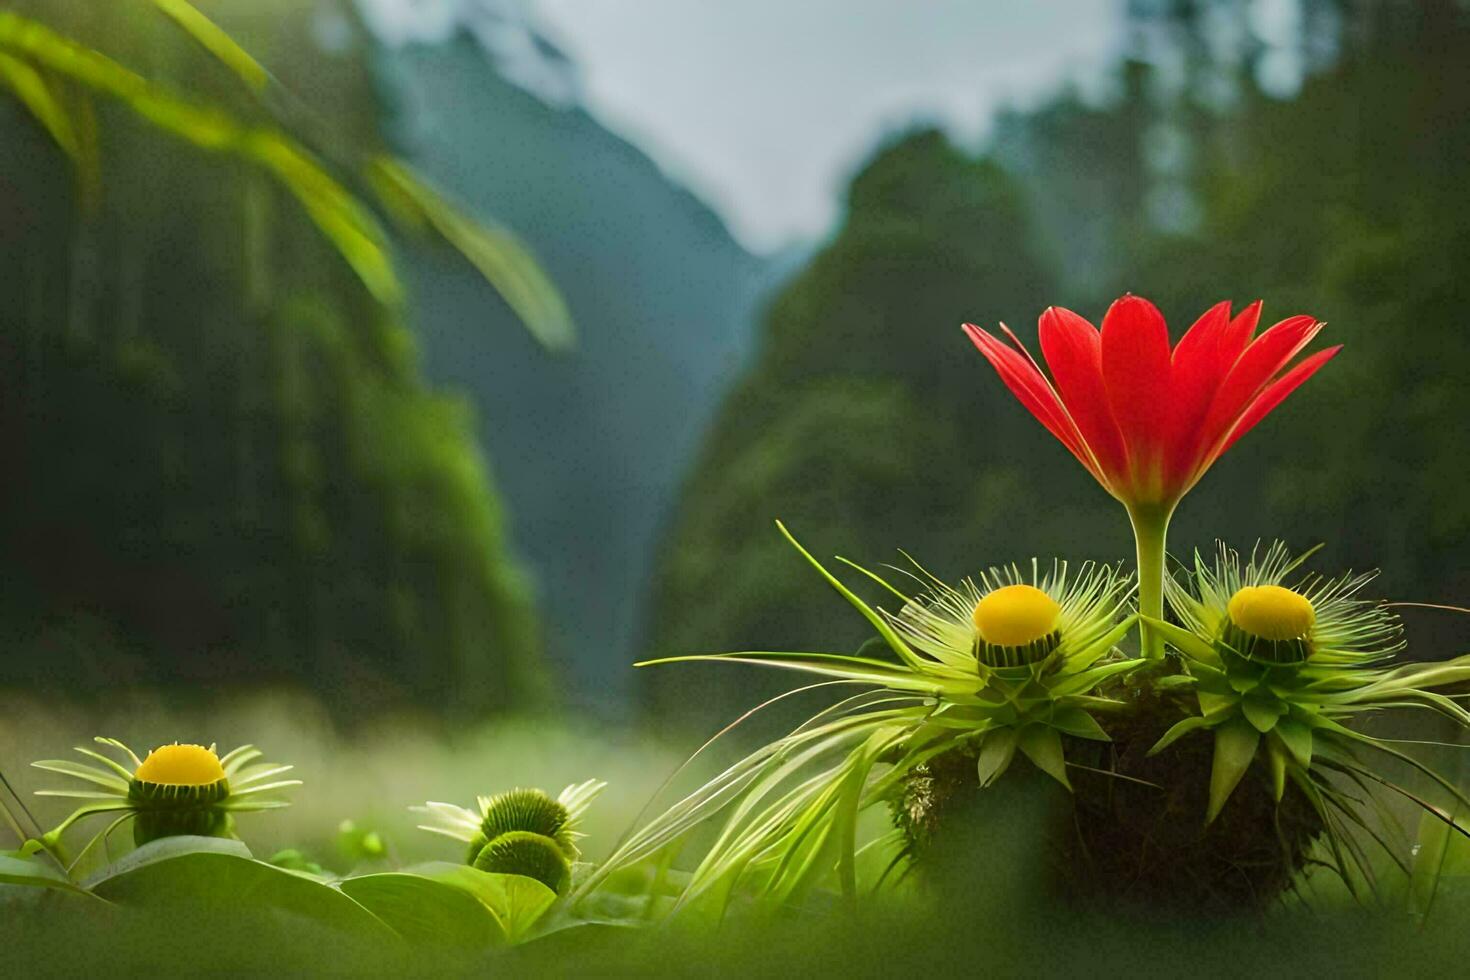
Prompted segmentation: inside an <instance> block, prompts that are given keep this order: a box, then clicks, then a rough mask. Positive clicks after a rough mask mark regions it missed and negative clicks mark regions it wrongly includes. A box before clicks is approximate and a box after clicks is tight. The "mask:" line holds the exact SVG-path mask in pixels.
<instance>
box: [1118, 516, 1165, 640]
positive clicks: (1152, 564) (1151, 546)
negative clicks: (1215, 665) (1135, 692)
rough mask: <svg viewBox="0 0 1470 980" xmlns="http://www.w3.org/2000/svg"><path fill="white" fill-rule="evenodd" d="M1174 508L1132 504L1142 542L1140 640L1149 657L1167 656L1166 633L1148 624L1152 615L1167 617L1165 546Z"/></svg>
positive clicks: (1137, 539)
mask: <svg viewBox="0 0 1470 980" xmlns="http://www.w3.org/2000/svg"><path fill="white" fill-rule="evenodd" d="M1173 514H1174V508H1173V507H1171V506H1164V505H1159V504H1152V505H1150V504H1134V505H1132V506H1130V507H1129V508H1128V519H1129V520H1130V521H1131V522H1132V524H1133V538H1134V540H1135V542H1136V543H1137V546H1138V611H1139V613H1140V615H1141V617H1142V618H1141V619H1140V620H1139V643H1140V646H1141V649H1142V653H1143V656H1144V657H1145V658H1146V659H1148V660H1163V659H1164V637H1163V634H1161V633H1160V632H1159V631H1158V630H1156V629H1154V628H1153V627H1152V626H1149V625H1148V620H1149V619H1155V620H1162V619H1163V618H1164V575H1165V567H1164V564H1165V559H1164V555H1165V550H1166V546H1167V542H1168V536H1169V518H1170V517H1172V516H1173Z"/></svg>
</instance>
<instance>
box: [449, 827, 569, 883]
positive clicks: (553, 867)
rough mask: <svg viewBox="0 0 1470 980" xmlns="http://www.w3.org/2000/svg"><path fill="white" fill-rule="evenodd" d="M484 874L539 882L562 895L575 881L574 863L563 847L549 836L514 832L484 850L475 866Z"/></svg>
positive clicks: (505, 834)
mask: <svg viewBox="0 0 1470 980" xmlns="http://www.w3.org/2000/svg"><path fill="white" fill-rule="evenodd" d="M472 863H473V864H474V866H475V867H476V868H478V869H480V870H481V871H491V872H494V873H496V874H513V875H524V876H525V877H527V878H535V879H536V880H537V881H539V882H541V884H543V885H545V886H546V887H547V888H550V889H551V890H552V891H554V892H556V893H557V894H558V895H560V894H562V893H563V892H565V891H566V890H567V885H568V884H570V882H571V879H572V863H571V862H570V861H568V860H567V856H566V852H565V851H563V850H562V847H561V845H560V844H558V843H557V842H556V841H555V840H553V839H552V838H550V837H547V836H546V835H545V834H537V833H532V832H530V831H526V830H512V831H507V832H506V833H502V834H500V835H499V836H497V837H495V838H494V839H493V840H491V841H490V842H489V843H488V844H486V845H485V846H484V847H482V848H481V849H480V852H479V854H477V855H476V856H475V860H474V861H473V862H472Z"/></svg>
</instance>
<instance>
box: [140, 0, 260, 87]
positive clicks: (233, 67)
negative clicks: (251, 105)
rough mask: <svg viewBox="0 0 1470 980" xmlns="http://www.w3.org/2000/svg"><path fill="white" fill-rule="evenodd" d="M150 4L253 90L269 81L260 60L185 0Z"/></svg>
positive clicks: (153, 1) (163, 0)
mask: <svg viewBox="0 0 1470 980" xmlns="http://www.w3.org/2000/svg"><path fill="white" fill-rule="evenodd" d="M152 3H153V6H155V7H157V8H158V9H159V10H160V11H161V12H162V13H163V14H164V16H166V17H168V18H169V19H170V20H172V21H173V22H174V23H175V24H177V25H178V26H179V27H180V28H181V29H182V30H183V31H184V33H186V34H188V35H189V36H190V37H192V38H193V39H194V40H195V42H197V43H198V44H199V46H200V47H202V48H204V49H205V50H206V51H208V52H209V53H210V54H212V55H214V57H215V58H217V59H218V60H219V61H220V62H221V63H223V64H224V65H225V67H227V68H229V69H230V71H232V72H234V73H235V74H236V75H238V76H239V78H240V80H241V81H243V82H244V83H245V84H246V85H248V86H249V87H250V88H251V89H252V90H253V91H256V92H259V91H261V90H262V89H264V88H265V87H266V85H267V84H269V82H270V74H269V73H268V72H267V71H266V70H265V69H264V68H263V67H261V65H260V62H258V61H256V60H255V59H254V58H252V57H251V56H250V53H249V52H248V51H246V50H245V49H244V48H242V47H240V45H238V44H236V43H235V39H234V38H232V37H230V35H229V34H227V33H225V32H224V31H223V30H222V29H221V28H220V27H219V26H218V25H217V24H215V22H214V21H212V20H210V19H209V18H208V17H206V16H204V14H202V13H200V12H199V10H198V9H197V8H196V7H194V6H193V5H192V4H190V3H188V2H187V0H152Z"/></svg>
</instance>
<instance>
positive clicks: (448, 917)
mask: <svg viewBox="0 0 1470 980" xmlns="http://www.w3.org/2000/svg"><path fill="white" fill-rule="evenodd" d="M340 887H341V889H342V892H343V893H344V894H346V895H347V896H348V897H349V898H351V899H353V900H354V901H355V902H357V903H358V904H359V905H361V906H362V907H363V908H365V909H367V910H368V911H369V912H372V913H373V914H374V915H376V916H377V917H378V918H380V919H382V920H383V921H384V922H386V923H387V924H388V926H389V928H391V929H392V930H393V931H394V932H396V933H398V935H400V936H402V937H403V938H404V939H406V940H408V941H409V942H413V943H424V944H426V945H427V944H432V945H449V946H460V947H472V948H478V947H483V946H489V945H492V944H496V943H501V942H504V941H505V939H506V934H505V929H504V928H503V927H502V925H501V921H500V918H499V917H498V916H497V915H496V914H495V913H494V912H492V911H491V910H490V908H489V907H488V906H487V905H486V904H485V903H484V902H483V901H481V900H480V899H479V898H478V897H477V896H476V895H475V894H474V893H473V892H472V891H470V890H469V889H466V888H463V887H460V886H459V885H456V884H453V883H451V882H446V881H442V880H439V879H435V878H430V877H426V876H424V875H419V874H410V873H407V872H390V873H386V874H371V875H363V876H361V877H357V878H348V879H346V880H345V881H343V882H342V883H341V885H340Z"/></svg>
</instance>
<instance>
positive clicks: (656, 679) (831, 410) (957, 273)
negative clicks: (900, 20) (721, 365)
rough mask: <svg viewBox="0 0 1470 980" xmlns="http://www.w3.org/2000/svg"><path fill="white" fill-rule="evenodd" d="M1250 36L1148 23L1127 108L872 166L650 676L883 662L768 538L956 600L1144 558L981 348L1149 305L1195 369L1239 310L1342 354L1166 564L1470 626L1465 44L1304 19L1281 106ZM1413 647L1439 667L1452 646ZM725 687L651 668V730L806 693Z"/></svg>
mask: <svg viewBox="0 0 1470 980" xmlns="http://www.w3.org/2000/svg"><path fill="white" fill-rule="evenodd" d="M1250 7H1251V5H1250V4H1247V3H1243V2H1235V0H1201V2H1195V3H1176V4H1162V3H1161V4H1147V3H1141V4H1134V5H1130V17H1129V28H1130V38H1131V42H1130V47H1131V55H1130V57H1129V58H1127V59H1126V60H1124V61H1123V62H1122V63H1120V64H1119V66H1118V67H1117V68H1116V70H1115V71H1114V73H1113V76H1112V78H1111V80H1110V81H1111V85H1110V87H1111V94H1110V95H1109V96H1108V97H1106V98H1105V99H1102V100H1098V99H1096V98H1091V99H1084V98H1083V97H1082V96H1081V95H1079V94H1077V93H1075V92H1067V93H1063V94H1062V95H1061V96H1059V97H1058V98H1057V99H1055V100H1054V101H1052V102H1051V103H1049V104H1046V105H1043V106H1041V107H1039V108H1037V109H1035V110H1032V111H1027V112H1019V111H1017V112H1013V113H1011V114H1009V115H1008V116H1006V117H1005V118H1003V119H1002V120H1001V121H1000V123H999V124H998V126H997V130H996V133H995V135H994V138H993V140H992V142H991V144H990V149H989V150H988V152H986V153H984V154H982V155H979V156H975V155H972V154H971V153H968V152H966V151H964V150H961V149H958V148H956V147H955V146H953V145H952V144H951V143H950V142H949V141H948V140H947V139H946V138H945V137H944V136H942V135H940V134H938V133H935V132H932V131H921V132H916V133H910V134H907V135H903V136H900V137H897V138H895V139H894V140H893V141H891V142H890V143H889V144H888V145H887V146H886V147H884V148H883V149H882V150H881V151H880V152H879V153H878V154H877V155H876V156H874V157H873V158H872V159H871V160H870V161H869V162H868V164H867V165H866V166H865V167H864V168H863V169H862V171H861V172H860V173H859V174H858V175H857V177H856V178H855V179H854V181H853V183H852V186H851V188H850V191H849V195H848V208H847V216H846V219H845V221H844V223H843V224H842V226H841V228H840V229H839V230H838V232H837V233H836V235H835V236H834V237H833V239H832V240H831V241H830V242H829V243H827V244H826V245H825V246H824V247H823V248H822V249H821V250H820V251H819V252H818V253H817V255H816V256H815V257H814V258H813V260H812V261H811V263H810V265H809V266H808V267H807V268H806V269H805V270H803V271H802V272H801V273H800V274H798V275H797V276H795V277H794V278H793V279H792V280H791V281H790V283H789V284H788V285H787V286H786V287H785V288H784V289H783V290H782V291H781V292H780V294H779V295H778V296H777V297H776V298H775V299H774V300H773V302H772V303H771V305H770V307H769V310H768V312H767V314H766V316H765V319H764V322H763V325H762V332H761V338H760V344H761V348H760V355H759V359H758V361H757V363H756V364H755V366H754V368H753V369H752V371H751V372H750V373H749V375H748V376H747V378H746V379H745V381H744V383H743V384H742V385H741V386H740V388H739V390H738V391H737V392H736V393H735V394H734V395H733V396H732V397H731V398H730V399H729V401H728V402H727V404H726V406H725V409H724V412H723V414H722V416H721V419H720V422H719V423H718V425H717V428H716V430H715V432H714V433H713V435H712V437H711V438H710V440H709V441H708V443H707V445H706V447H705V451H704V455H703V457H702V459H701V460H700V462H699V464H698V466H697V468H696V470H695V472H694V475H693V477H692V478H691V480H690V483H689V487H688V490H687V492H686V494H685V497H684V502H683V507H682V511H681V514H680V516H679V518H678V520H677V522H676V524H675V526H674V528H673V530H672V532H671V534H670V537H669V539H668V542H667V544H666V550H665V557H664V561H663V565H662V569H661V574H660V577H659V580H658V585H657V589H656V595H657V599H656V602H655V605H654V607H653V609H652V614H651V616H650V618H649V620H648V622H649V626H648V635H649V646H650V647H651V649H650V654H651V655H653V656H664V655H676V654H681V653H690V652H705V651H713V650H735V649H755V650H760V649H767V650H781V649H803V650H828V651H842V650H850V649H852V648H854V647H856V646H857V644H858V643H860V642H861V641H862V639H863V636H864V631H863V630H862V628H861V626H860V624H858V623H856V622H854V621H853V620H854V619H855V617H850V616H846V615H844V612H845V611H844V610H842V609H840V608H838V604H837V603H836V602H835V600H829V598H828V597H827V596H826V595H825V590H824V586H823V585H822V584H821V583H820V582H819V581H817V580H816V579H815V577H814V576H811V575H810V574H808V572H807V570H806V569H805V568H804V567H803V565H802V562H801V561H800V560H799V559H797V558H796V557H795V556H794V555H792V554H790V553H789V551H788V549H787V548H786V547H785V546H784V544H783V543H782V542H781V540H780V538H779V537H778V536H777V535H776V534H775V533H774V531H773V530H772V529H771V526H770V521H771V519H772V518H775V517H779V518H781V519H782V520H784V521H785V522H786V523H787V525H788V526H789V527H790V528H791V529H792V530H793V532H794V533H795V534H796V535H797V536H798V537H799V538H800V539H802V540H803V542H804V543H805V544H807V545H808V546H809V547H811V548H812V550H813V551H814V552H816V553H817V554H819V555H825V554H831V553H834V552H837V553H841V554H844V555H846V556H848V557H851V558H853V559H854V560H857V561H859V562H861V563H864V564H873V563H879V562H882V561H885V560H890V559H894V560H898V556H897V555H896V554H895V549H897V548H904V549H907V550H908V551H910V552H911V553H912V554H914V555H915V557H917V558H918V559H919V560H921V561H923V562H924V563H925V564H926V565H927V566H928V567H929V568H930V569H931V570H932V571H934V572H935V573H937V574H939V575H940V576H941V577H943V578H957V577H960V576H963V575H966V574H970V573H973V572H975V571H977V570H979V568H981V567H983V566H985V565H989V564H992V563H998V562H1009V561H1013V560H1026V559H1028V558H1029V557H1030V556H1032V555H1040V556H1042V557H1043V558H1044V559H1045V558H1048V557H1049V556H1051V555H1062V556H1066V557H1068V558H1072V559H1081V558H1088V557H1102V558H1106V559H1109V560H1118V559H1123V558H1125V557H1131V547H1130V541H1129V538H1128V532H1127V525H1126V520H1125V519H1124V517H1123V514H1122V512H1121V510H1120V509H1119V508H1117V506H1116V505H1115V504H1114V503H1113V502H1112V501H1111V500H1110V499H1108V498H1107V497H1106V496H1105V495H1104V494H1103V493H1102V492H1101V491H1100V490H1098V489H1097V488H1096V487H1095V486H1093V485H1092V484H1091V482H1090V480H1089V478H1088V477H1087V476H1086V475H1085V474H1084V473H1083V472H1082V470H1081V468H1080V467H1078V466H1077V465H1076V464H1075V463H1074V462H1073V461H1072V460H1071V459H1070V458H1069V457H1068V456H1067V454H1066V452H1065V451H1064V450H1063V449H1062V448H1061V447H1060V446H1059V445H1057V444H1056V443H1055V442H1054V441H1053V440H1051V438H1050V437H1049V436H1048V435H1046V433H1045V432H1044V430H1043V429H1042V428H1041V427H1040V426H1039V425H1038V424H1037V423H1036V422H1035V421H1034V420H1033V419H1031V418H1030V417H1029V415H1027V413H1026V412H1025V410H1024V409H1023V408H1022V407H1021V406H1020V405H1019V404H1017V403H1016V402H1015V401H1014V399H1013V398H1012V397H1011V396H1010V394H1009V393H1008V392H1006V390H1005V389H1004V387H1003V386H1002V384H1001V383H1000V381H999V380H998V379H997V378H996V377H995V376H994V372H993V371H992V370H991V369H990V368H989V367H988V366H987V365H986V364H985V362H984V361H983V359H982V358H981V357H980V356H979V355H978V354H977V353H976V352H975V351H974V350H973V349H972V348H971V346H970V344H969V342H968V341H967V340H966V339H965V338H964V337H963V335H962V334H961V333H960V331H959V329H958V328H959V324H960V323H961V322H962V321H966V320H970V321H974V322H978V323H980V324H981V325H983V326H987V327H993V326H994V324H995V323H996V322H997V321H1005V322H1007V323H1009V324H1011V325H1012V326H1013V327H1014V328H1016V329H1017V332H1018V333H1019V334H1020V335H1021V336H1022V338H1023V339H1026V340H1027V341H1028V343H1030V344H1031V347H1032V349H1033V351H1036V350H1037V348H1036V345H1035V343H1034V341H1035V329H1034V327H1033V326H1032V324H1034V323H1035V319H1036V317H1037V315H1038V314H1039V313H1040V312H1041V311H1042V310H1043V309H1044V308H1045V307H1047V306H1048V305H1052V304H1056V305H1062V306H1067V307H1070V308H1072V309H1075V310H1078V311H1079V312H1082V313H1083V314H1084V315H1087V316H1088V317H1089V318H1091V319H1093V320H1094V322H1100V318H1101V316H1102V313H1103V311H1104V310H1105V309H1106V306H1107V303H1109V302H1110V301H1111V300H1112V299H1113V298H1114V297H1116V296H1118V295H1120V294H1121V293H1123V292H1125V291H1132V292H1136V293H1139V294H1142V295H1145V296H1148V297H1150V298H1151V299H1153V300H1154V301H1156V302H1157V303H1158V304H1159V305H1160V307H1161V308H1162V309H1163V310H1164V312H1165V315H1166V316H1167V317H1168V318H1169V321H1170V323H1171V325H1172V329H1173V332H1174V335H1175V337H1176V338H1177V337H1178V336H1179V334H1180V333H1182V331H1183V330H1184V329H1185V328H1186V327H1187V326H1188V325H1189V324H1190V323H1191V322H1192V320H1193V318H1194V317H1196V316H1197V315H1199V314H1200V313H1202V312H1203V311H1204V310H1205V309H1206V308H1207V307H1208V306H1210V305H1211V304H1213V303H1215V302H1216V301H1218V300H1219V299H1222V298H1233V299H1234V300H1235V302H1236V303H1237V306H1238V307H1239V306H1243V305H1244V304H1245V303H1247V302H1249V301H1251V300H1253V299H1256V298H1258V297H1260V298H1263V299H1265V300H1266V304H1267V305H1266V310H1265V317H1266V322H1267V323H1270V322H1274V321H1276V320H1278V319H1281V318H1283V317H1285V316H1287V315H1290V314H1294V313H1298V312H1309V313H1312V314H1314V315H1316V316H1317V317H1318V318H1320V319H1323V320H1326V321H1328V324H1329V327H1328V331H1327V333H1326V334H1325V335H1324V341H1325V342H1329V343H1339V342H1341V343H1345V344H1346V345H1347V351H1346V352H1345V353H1344V355H1343V356H1342V357H1341V358H1340V359H1339V360H1338V361H1337V362H1335V363H1334V364H1332V365H1331V366H1330V367H1329V368H1328V369H1327V370H1326V371H1324V372H1323V373H1322V375H1321V376H1320V377H1319V378H1317V379H1314V380H1313V382H1312V384H1311V385H1309V386H1307V387H1306V388H1305V389H1303V390H1302V391H1301V392H1299V393H1297V394H1296V395H1295V396H1294V397H1293V399H1292V400H1291V401H1290V403H1289V404H1287V405H1286V406H1285V407H1284V408H1283V409H1282V410H1281V411H1280V412H1279V413H1278V415H1277V416H1273V417H1272V418H1271V419H1270V420H1269V421H1268V422H1267V423H1265V424H1264V425H1263V426H1262V427H1261V428H1260V430H1259V431H1258V432H1257V433H1254V434H1253V435H1252V436H1251V437H1250V438H1248V439H1246V440H1244V441H1243V442H1242V443H1241V444H1240V445H1239V446H1238V447H1236V448H1234V449H1233V450H1232V451H1231V453H1230V455H1229V456H1228V457H1226V459H1225V460H1223V461H1222V462H1221V463H1220V464H1219V465H1218V466H1217V467H1216V468H1215V470H1214V471H1212V472H1211V474H1210V475H1209V477H1208V478H1207V479H1206V480H1205V481H1204V483H1203V484H1202V485H1201V487H1200V488H1199V489H1197V490H1196V491H1195V492H1194V494H1192V495H1191V497H1190V498H1189V499H1188V500H1187V501H1186V502H1185V504H1184V505H1183V507H1182V508H1181V510H1180V512H1179V514H1178V516H1177V518H1176V522H1175V527H1174V530H1173V534H1172V538H1171V544H1172V548H1173V550H1174V551H1175V553H1176V554H1181V553H1187V552H1188V550H1189V549H1191V548H1193V547H1196V546H1204V547H1208V546H1210V544H1211V542H1212V539H1213V538H1215V537H1217V536H1218V537H1221V538H1224V539H1225V540H1227V541H1230V542H1231V543H1233V544H1235V545H1237V546H1240V545H1244V546H1245V547H1247V548H1249V546H1250V543H1251V542H1252V541H1254V540H1256V539H1258V538H1267V539H1269V538H1272V537H1276V536H1282V537H1285V538H1287V539H1288V540H1290V541H1291V542H1293V543H1294V544H1297V545H1306V544H1312V543H1316V542H1318V541H1326V542H1327V543H1328V545H1327V548H1326V550H1325V551H1324V553H1323V556H1322V562H1321V563H1322V564H1323V566H1324V567H1334V566H1336V567H1341V566H1357V567H1360V568H1361V567H1374V566H1379V567H1382V568H1383V569H1384V570H1385V574H1384V576H1383V578H1382V579H1381V581H1380V587H1381V588H1382V590H1383V592H1384V593H1385V594H1387V595H1389V596H1391V597H1395V598H1414V599H1420V600H1425V601H1446V602H1454V601H1456V600H1457V597H1458V598H1463V596H1464V594H1465V591H1466V587H1467V586H1470V578H1467V574H1466V572H1465V571H1464V570H1463V562H1462V561H1461V560H1460V556H1461V553H1462V551H1463V548H1464V545H1465V542H1466V539H1467V534H1470V501H1467V498H1466V496H1465V494H1464V492H1463V487H1464V486H1465V483H1466V479H1467V477H1470V464H1467V451H1470V429H1467V427H1466V426H1465V424H1464V411H1465V406H1466V405H1467V404H1470V380H1467V378H1470V372H1467V369H1470V348H1467V345H1466V341H1465V327H1464V323H1463V310H1464V309H1465V307H1466V302H1467V300H1470V287H1467V285H1466V280H1465V277H1464V276H1463V275H1459V274H1458V273H1457V272H1456V271H1455V262H1456V258H1455V257H1456V256H1458V255H1461V254H1464V252H1465V250H1466V247H1467V245H1470V210H1467V208H1466V205H1465V193H1464V187H1463V182H1464V173H1465V160H1466V159H1470V13H1467V11H1466V9H1465V8H1464V6H1463V5H1461V4H1455V3H1450V2H1441V0H1419V2H1412V3H1411V2H1402V3H1398V2H1396V3H1382V4H1366V5H1362V4H1350V3H1338V2H1333V0H1304V2H1303V3H1301V4H1300V5H1299V10H1300V12H1301V15H1302V17H1303V18H1304V20H1303V23H1304V30H1303V37H1304V39H1305V40H1304V43H1303V45H1302V47H1301V50H1300V51H1299V52H1296V55H1297V58H1298V59H1299V62H1300V63H1301V64H1302V65H1303V66H1304V68H1305V69H1306V80H1305V82H1304V84H1303V85H1302V86H1301V88H1300V90H1299V91H1297V92H1294V93H1289V94H1283V93H1280V92H1277V93H1276V94H1269V93H1268V92H1267V91H1266V90H1265V89H1264V88H1263V85H1262V83H1261V82H1260V78H1262V77H1267V76H1263V69H1262V64H1263V61H1264V59H1266V58H1267V57H1268V55H1269V54H1270V52H1268V50H1267V46H1266V45H1265V44H1264V43H1262V42H1258V41H1255V40H1253V37H1252V35H1251V33H1250V24H1251V21H1250V16H1251V11H1250ZM1232 27H1233V28H1236V29H1238V32H1232V31H1231V30H1227V28H1232ZM1222 37H1223V38H1229V37H1235V38H1236V39H1237V41H1236V42H1235V46H1234V47H1233V48H1232V47H1230V44H1229V42H1228V41H1227V42H1226V43H1225V45H1224V47H1223V49H1222V45H1221V38H1222ZM1416 639H1419V640H1423V641H1424V643H1423V644H1422V645H1421V646H1420V647H1419V648H1418V650H1417V653H1416V655H1417V656H1420V657H1433V656H1435V653H1434V650H1435V644H1436V642H1437V641H1438V639H1441V637H1437V636H1436V635H1435V634H1434V633H1433V632H1432V631H1430V632H1427V633H1420V634H1418V635H1417V636H1416ZM1443 652H1445V653H1449V652H1452V651H1451V650H1444V651H1443ZM731 669H732V668H727V667H720V666H711V667H705V668H693V667H684V666H682V665H681V666H680V667H679V668H678V669H668V668H657V669H655V670H654V671H653V672H651V673H650V674H649V675H648V677H647V679H646V681H645V690H646V691H647V692H648V704H649V705H650V709H651V710H652V711H653V712H655V713H657V714H658V715H660V716H661V717H668V716H677V717H680V718H682V719H683V720H684V721H685V722H686V723H688V724H690V725H692V726H694V727H696V728H699V729H710V728H712V727H713V726H714V725H715V724H716V720H717V719H721V718H726V717H729V716H731V715H732V713H733V712H734V711H735V710H736V709H737V708H740V707H746V706H749V705H751V704H753V703H755V702H756V701H757V700H758V699H759V695H762V694H770V693H773V692H775V691H779V690H784V689H785V688H786V687H787V686H789V678H787V677H784V676H775V677H768V676H762V675H761V674H760V673H759V672H757V671H749V670H747V671H744V672H743V673H741V674H740V676H739V677H738V678H737V677H732V676H730V671H731ZM691 694H694V695H695V696H691Z"/></svg>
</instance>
